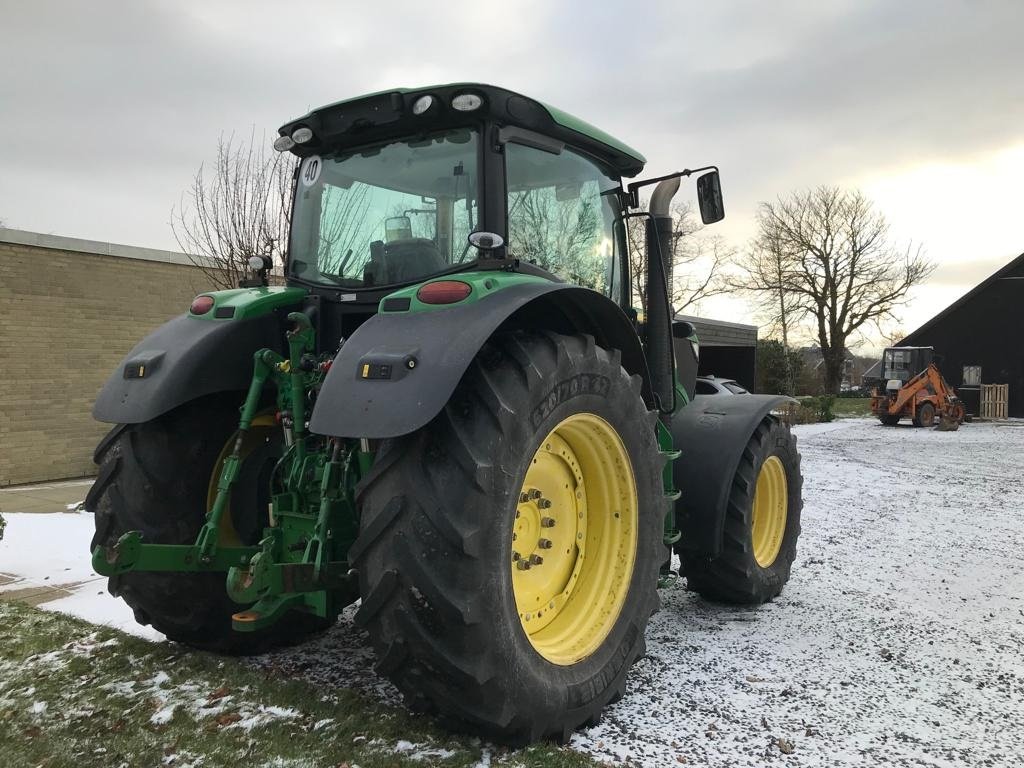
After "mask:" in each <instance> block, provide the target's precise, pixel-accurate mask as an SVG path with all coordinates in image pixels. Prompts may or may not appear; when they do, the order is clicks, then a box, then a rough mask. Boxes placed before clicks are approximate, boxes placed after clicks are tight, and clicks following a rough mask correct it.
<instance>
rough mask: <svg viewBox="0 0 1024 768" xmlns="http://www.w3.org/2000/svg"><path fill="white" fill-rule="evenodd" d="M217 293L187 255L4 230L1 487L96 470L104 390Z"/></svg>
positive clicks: (0, 232)
mask: <svg viewBox="0 0 1024 768" xmlns="http://www.w3.org/2000/svg"><path fill="white" fill-rule="evenodd" d="M208 288H209V285H208V283H207V282H206V280H205V278H204V276H203V274H202V272H201V271H200V270H198V269H197V268H196V267H194V266H192V265H191V264H189V262H188V260H187V258H186V257H185V256H184V255H183V254H179V253H172V252H169V251H155V250H150V249H144V248H131V247H128V246H118V245H113V244H109V243H97V242H92V241H84V240H74V239H71V238H62V237H54V236H49V235H39V234H37V233H32V232H23V231H19V230H10V229H0V486H5V485H13V484H19V483H32V482H40V481H46V480H56V479H61V478H70V477H82V476H86V475H91V474H94V473H95V469H94V466H93V463H92V451H93V448H95V446H96V443H97V442H98V441H99V440H100V438H101V437H102V436H103V435H104V434H105V433H106V431H107V430H108V429H109V426H108V425H104V424H100V423H98V422H95V421H93V419H92V416H91V415H90V410H91V409H92V404H93V401H94V399H95V397H96V393H97V392H98V391H99V389H100V387H101V386H102V385H103V382H104V381H106V379H107V376H109V375H110V373H111V371H112V370H113V369H114V367H115V366H116V365H117V363H118V362H119V361H120V360H121V358H122V357H123V356H124V355H125V353H127V352H128V350H130V349H131V348H132V347H133V346H134V345H135V343H136V342H138V341H139V340H140V339H141V338H142V337H143V336H145V335H146V334H147V333H149V332H150V331H151V330H153V329H154V328H156V327H157V326H158V325H160V324H161V323H163V322H165V321H167V320H168V319H170V318H171V317H173V316H174V315H177V314H181V313H182V312H184V311H185V310H186V308H187V307H188V304H189V302H190V301H191V299H192V297H193V296H195V294H196V293H199V292H201V291H202V290H207V289H208Z"/></svg>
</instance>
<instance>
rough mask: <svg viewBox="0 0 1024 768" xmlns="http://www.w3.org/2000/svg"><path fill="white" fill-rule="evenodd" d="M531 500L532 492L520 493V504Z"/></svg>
mask: <svg viewBox="0 0 1024 768" xmlns="http://www.w3.org/2000/svg"><path fill="white" fill-rule="evenodd" d="M529 500H530V494H528V493H520V494H519V503H520V504H525V503H526V502H528V501H529Z"/></svg>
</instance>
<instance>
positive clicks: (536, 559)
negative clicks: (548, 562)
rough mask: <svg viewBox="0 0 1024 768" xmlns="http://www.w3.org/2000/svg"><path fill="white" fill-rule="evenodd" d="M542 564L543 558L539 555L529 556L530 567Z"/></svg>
mask: <svg viewBox="0 0 1024 768" xmlns="http://www.w3.org/2000/svg"><path fill="white" fill-rule="evenodd" d="M543 562H544V558H543V557H541V556H540V555H530V564H531V565H541V564H543Z"/></svg>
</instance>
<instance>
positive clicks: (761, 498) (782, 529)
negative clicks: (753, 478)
mask: <svg viewBox="0 0 1024 768" xmlns="http://www.w3.org/2000/svg"><path fill="white" fill-rule="evenodd" d="M788 509H789V490H788V487H787V483H786V469H785V467H783V465H782V460H781V459H780V458H779V457H778V456H769V457H768V458H767V459H765V460H764V464H762V465H761V470H760V472H758V474H757V487H756V489H755V491H754V504H753V513H752V518H753V519H752V521H751V525H752V526H753V531H752V535H751V539H752V541H753V545H754V560H756V561H757V564H758V565H759V566H761V567H762V568H768V567H769V566H771V564H772V563H774V562H775V558H777V557H778V556H779V552H780V551H781V549H782V539H783V537H784V536H785V534H786V516H787V511H788Z"/></svg>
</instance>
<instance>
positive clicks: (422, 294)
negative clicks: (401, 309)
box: [416, 280, 473, 304]
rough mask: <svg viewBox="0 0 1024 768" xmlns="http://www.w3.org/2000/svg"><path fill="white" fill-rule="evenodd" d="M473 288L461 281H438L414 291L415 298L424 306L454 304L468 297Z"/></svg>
mask: <svg viewBox="0 0 1024 768" xmlns="http://www.w3.org/2000/svg"><path fill="white" fill-rule="evenodd" d="M472 290H473V286H471V285H470V284H469V283H464V282H462V281H461V280H438V281H437V282H436V283H427V284H426V285H424V286H422V287H420V289H419V290H418V291H416V298H417V299H419V300H420V301H422V302H423V303H424V304H454V303H455V302H457V301H462V300H463V299H464V298H466V297H467V296H469V294H470V292H471V291H472Z"/></svg>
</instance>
